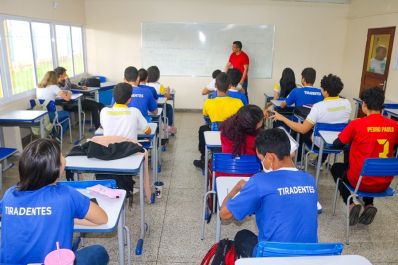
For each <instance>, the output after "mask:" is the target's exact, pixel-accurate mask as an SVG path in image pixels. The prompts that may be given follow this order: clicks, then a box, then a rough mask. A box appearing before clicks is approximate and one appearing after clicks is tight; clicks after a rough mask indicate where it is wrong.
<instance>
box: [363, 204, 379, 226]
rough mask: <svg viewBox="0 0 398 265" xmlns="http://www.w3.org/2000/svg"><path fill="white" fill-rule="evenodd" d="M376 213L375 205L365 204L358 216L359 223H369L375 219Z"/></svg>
mask: <svg viewBox="0 0 398 265" xmlns="http://www.w3.org/2000/svg"><path fill="white" fill-rule="evenodd" d="M376 213H377V208H376V207H374V206H372V205H369V206H365V210H364V211H363V213H362V214H361V216H360V217H359V223H361V224H364V225H370V224H371V223H372V222H373V220H374V219H375V216H376Z"/></svg>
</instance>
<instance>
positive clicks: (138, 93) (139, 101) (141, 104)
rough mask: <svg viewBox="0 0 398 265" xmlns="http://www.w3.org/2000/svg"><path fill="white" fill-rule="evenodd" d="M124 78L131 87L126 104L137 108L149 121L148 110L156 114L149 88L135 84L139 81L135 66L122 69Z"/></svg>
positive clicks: (156, 108) (153, 99) (156, 107)
mask: <svg viewBox="0 0 398 265" xmlns="http://www.w3.org/2000/svg"><path fill="white" fill-rule="evenodd" d="M124 80H125V81H126V82H127V83H129V84H130V85H132V87H133V93H132V95H131V101H130V103H129V104H128V106H129V107H134V108H137V109H139V110H140V111H141V114H142V116H144V117H145V119H146V120H147V121H151V117H150V116H149V114H148V112H150V113H151V114H157V113H158V105H157V103H156V100H155V98H154V97H153V94H152V92H151V90H150V89H148V88H144V87H139V86H137V84H138V83H139V77H138V71H137V68H135V67H133V66H129V67H127V68H126V69H125V70H124ZM155 93H156V90H155ZM156 94H157V93H156Z"/></svg>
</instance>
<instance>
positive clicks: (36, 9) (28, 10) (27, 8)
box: [0, 0, 85, 25]
mask: <svg viewBox="0 0 398 265" xmlns="http://www.w3.org/2000/svg"><path fill="white" fill-rule="evenodd" d="M54 2H56V3H58V6H57V8H54V7H53V6H54V5H53V3H54ZM0 13H2V14H8V15H14V16H23V17H30V18H38V19H44V20H54V21H59V22H68V23H72V24H77V25H83V24H84V17H85V16H84V0H1V1H0Z"/></svg>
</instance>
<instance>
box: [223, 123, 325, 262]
mask: <svg viewBox="0 0 398 265" xmlns="http://www.w3.org/2000/svg"><path fill="white" fill-rule="evenodd" d="M256 152H257V156H258V158H259V159H260V160H261V163H262V165H263V168H264V171H266V172H268V173H265V172H263V173H258V174H256V175H254V176H253V177H251V178H250V180H249V181H247V182H246V181H244V180H241V181H240V182H239V183H238V184H237V185H236V186H235V187H234V188H233V189H232V190H231V191H230V192H229V194H228V195H227V197H226V198H225V199H224V201H223V203H222V206H221V210H220V217H221V219H222V220H231V219H236V220H238V221H242V220H244V219H245V218H246V216H248V215H251V214H255V215H256V223H257V227H258V230H259V234H258V236H257V235H255V234H254V233H253V232H251V231H249V230H241V231H239V232H238V233H237V234H236V236H235V244H236V248H237V252H238V256H241V257H251V256H253V255H254V254H255V253H256V249H255V246H256V244H257V243H258V242H259V241H274V242H294V243H316V242H317V241H318V236H317V229H318V222H317V199H318V195H317V188H316V184H315V179H314V177H312V176H311V175H310V174H308V173H306V172H303V171H298V170H297V168H296V167H295V166H294V163H293V161H292V158H291V156H290V141H289V138H288V136H287V135H286V133H285V132H284V131H283V130H281V129H278V128H275V129H269V130H265V131H262V132H260V133H259V134H258V135H257V138H256ZM239 192H240V194H238V193H239ZM236 194H238V195H236ZM235 195H236V197H235Z"/></svg>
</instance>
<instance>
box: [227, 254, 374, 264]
mask: <svg viewBox="0 0 398 265" xmlns="http://www.w3.org/2000/svg"><path fill="white" fill-rule="evenodd" d="M260 264H261V265H268V264H272V265H319V264H322V265H336V264H339V265H372V263H370V261H369V260H367V259H366V258H365V257H362V256H359V255H341V256H307V257H270V258H242V259H238V260H236V262H235V265H260Z"/></svg>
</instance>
